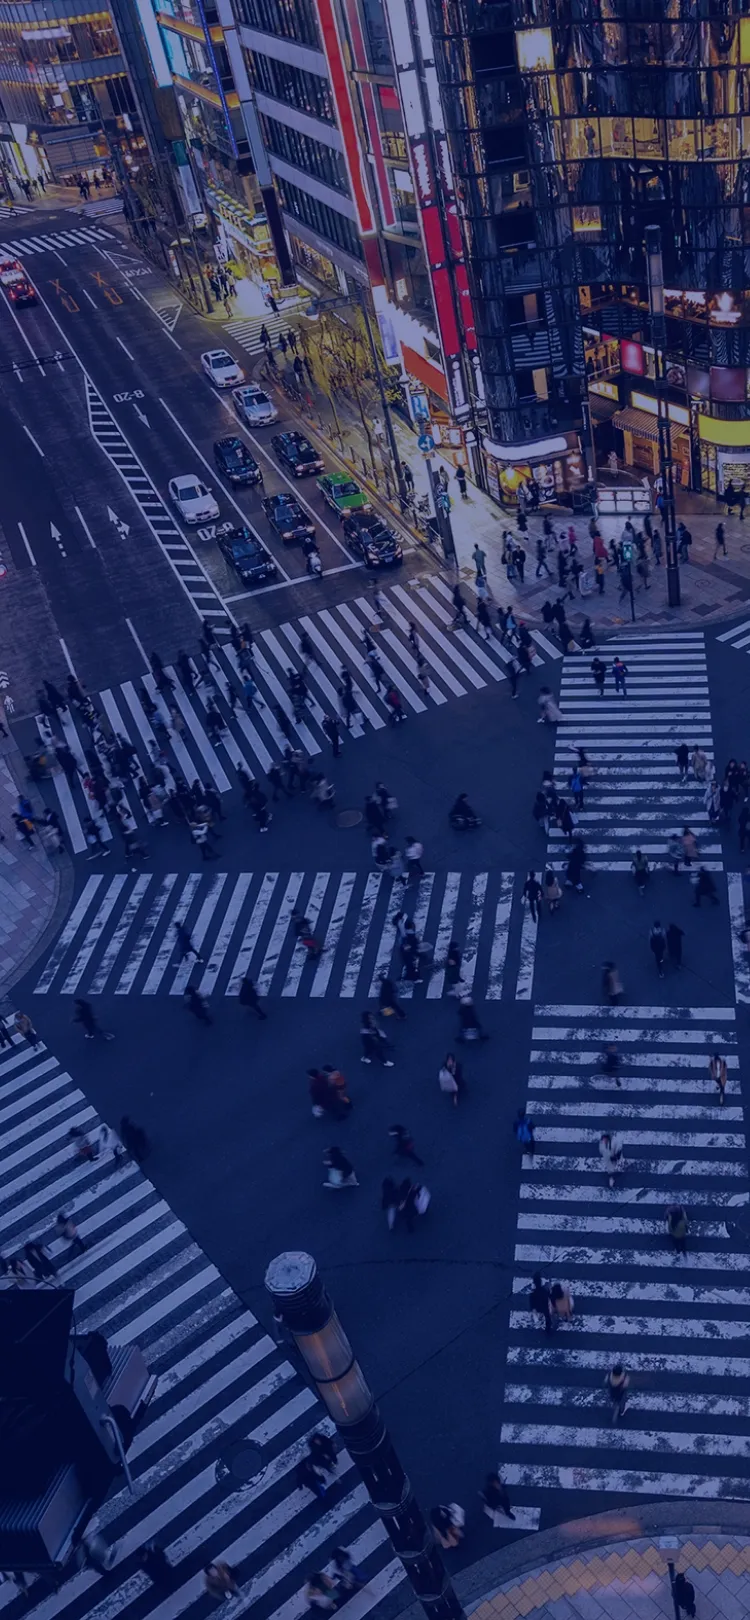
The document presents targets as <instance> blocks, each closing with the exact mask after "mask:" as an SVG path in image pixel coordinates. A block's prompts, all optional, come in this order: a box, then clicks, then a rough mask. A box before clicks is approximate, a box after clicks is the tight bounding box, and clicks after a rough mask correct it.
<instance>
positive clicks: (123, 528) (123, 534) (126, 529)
mask: <svg viewBox="0 0 750 1620" xmlns="http://www.w3.org/2000/svg"><path fill="white" fill-rule="evenodd" d="M107 517H108V518H109V521H110V523H114V526H115V528H116V530H117V533H118V534H119V536H120V539H121V540H127V537H128V535H129V534H130V524H129V523H123V521H122V518H119V517H118V516H117V513H116V512H113V511H112V508H111V506H108V507H107Z"/></svg>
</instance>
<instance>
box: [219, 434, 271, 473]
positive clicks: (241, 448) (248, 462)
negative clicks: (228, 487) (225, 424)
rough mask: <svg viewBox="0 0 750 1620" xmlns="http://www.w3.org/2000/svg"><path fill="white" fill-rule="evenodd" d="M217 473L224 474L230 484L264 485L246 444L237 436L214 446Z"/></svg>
mask: <svg viewBox="0 0 750 1620" xmlns="http://www.w3.org/2000/svg"><path fill="white" fill-rule="evenodd" d="M214 461H215V463H216V470H217V472H220V473H223V474H224V477H225V478H226V479H227V481H228V483H230V484H262V483H263V474H262V472H261V470H260V467H259V466H258V463H257V461H256V460H255V459H254V457H253V456H251V454H250V451H249V450H248V448H247V445H246V444H243V442H242V439H238V438H237V436H236V434H234V433H228V434H227V436H226V438H224V439H217V440H216V443H215V445H214Z"/></svg>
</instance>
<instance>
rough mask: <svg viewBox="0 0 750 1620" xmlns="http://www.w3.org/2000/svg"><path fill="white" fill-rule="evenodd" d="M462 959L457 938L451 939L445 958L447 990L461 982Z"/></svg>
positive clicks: (453, 988) (452, 988)
mask: <svg viewBox="0 0 750 1620" xmlns="http://www.w3.org/2000/svg"><path fill="white" fill-rule="evenodd" d="M462 961H463V956H462V953H461V946H460V945H459V943H458V940H457V939H452V940H451V942H450V944H449V946H448V953H447V956H446V958H445V982H446V984H447V986H448V990H449V991H451V990H455V989H456V988H457V986H458V985H459V984H460V982H461V963H462Z"/></svg>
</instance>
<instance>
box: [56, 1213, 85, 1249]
mask: <svg viewBox="0 0 750 1620" xmlns="http://www.w3.org/2000/svg"><path fill="white" fill-rule="evenodd" d="M55 1236H56V1237H59V1238H62V1239H64V1241H65V1242H66V1243H68V1244H69V1245H70V1250H69V1252H70V1254H85V1253H86V1244H85V1243H84V1241H83V1238H82V1237H81V1234H80V1232H79V1230H78V1227H77V1226H76V1223H75V1221H74V1220H73V1216H72V1215H66V1213H65V1211H64V1210H62V1209H61V1210H60V1213H59V1215H57V1216H56V1217H55Z"/></svg>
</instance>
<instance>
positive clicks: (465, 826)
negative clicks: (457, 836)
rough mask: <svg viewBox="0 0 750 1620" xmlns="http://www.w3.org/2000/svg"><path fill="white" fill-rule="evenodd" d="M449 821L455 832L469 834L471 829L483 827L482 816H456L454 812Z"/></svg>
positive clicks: (451, 813)
mask: <svg viewBox="0 0 750 1620" xmlns="http://www.w3.org/2000/svg"><path fill="white" fill-rule="evenodd" d="M448 820H449V822H450V824H451V826H452V828H453V830H454V832H468V831H469V830H470V829H471V828H473V827H481V825H482V818H481V816H462V815H454V812H453V811H452V810H451V812H450V815H449V817H448Z"/></svg>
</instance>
